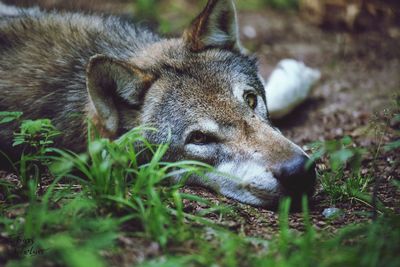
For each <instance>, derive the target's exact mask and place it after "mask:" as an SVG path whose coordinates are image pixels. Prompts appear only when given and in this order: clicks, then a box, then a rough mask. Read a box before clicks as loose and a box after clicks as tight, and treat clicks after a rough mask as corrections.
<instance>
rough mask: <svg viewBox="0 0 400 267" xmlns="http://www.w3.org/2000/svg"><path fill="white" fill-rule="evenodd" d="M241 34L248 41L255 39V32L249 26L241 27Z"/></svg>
mask: <svg viewBox="0 0 400 267" xmlns="http://www.w3.org/2000/svg"><path fill="white" fill-rule="evenodd" d="M243 34H244V35H245V36H246V37H247V38H249V39H253V38H256V37H257V32H256V30H255V29H254V28H253V27H252V26H249V25H246V26H244V27H243Z"/></svg>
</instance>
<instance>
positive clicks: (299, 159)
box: [273, 155, 316, 198]
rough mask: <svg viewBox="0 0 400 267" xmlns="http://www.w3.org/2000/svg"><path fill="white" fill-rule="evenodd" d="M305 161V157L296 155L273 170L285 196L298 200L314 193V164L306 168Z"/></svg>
mask: <svg viewBox="0 0 400 267" xmlns="http://www.w3.org/2000/svg"><path fill="white" fill-rule="evenodd" d="M307 161H308V157H307V156H305V155H297V156H295V157H292V158H291V159H290V160H288V161H286V162H284V163H282V164H280V165H279V166H278V168H276V169H275V170H274V172H273V173H274V176H275V178H276V179H277V180H278V181H279V183H280V184H281V185H282V187H283V190H284V193H285V195H288V196H291V197H294V198H298V197H301V196H302V195H303V194H304V195H307V196H311V195H312V194H313V193H314V188H315V181H316V173H315V164H312V165H311V166H310V167H309V168H306V163H307Z"/></svg>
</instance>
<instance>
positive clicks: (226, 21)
mask: <svg viewBox="0 0 400 267" xmlns="http://www.w3.org/2000/svg"><path fill="white" fill-rule="evenodd" d="M183 39H184V41H185V42H186V44H187V45H188V47H189V48H190V50H192V51H195V52H198V51H202V50H204V49H207V48H212V47H218V48H225V49H230V50H235V51H238V52H242V48H241V45H240V41H239V33H238V25H237V18H236V10H235V4H234V3H233V0H209V1H208V3H207V6H206V7H205V8H204V10H203V11H202V12H201V13H200V15H198V16H197V17H196V18H195V19H194V20H193V22H192V24H191V25H190V26H189V28H187V29H186V30H185V32H184V34H183Z"/></svg>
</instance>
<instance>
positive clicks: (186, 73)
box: [0, 0, 315, 205]
mask: <svg viewBox="0 0 400 267" xmlns="http://www.w3.org/2000/svg"><path fill="white" fill-rule="evenodd" d="M0 16H1V19H0V77H2V78H1V79H0V94H1V95H2V97H1V98H0V110H8V111H22V112H24V116H25V118H44V117H46V118H50V119H52V121H53V123H54V125H55V126H56V127H57V128H58V129H60V130H62V132H63V135H62V137H60V138H59V140H57V144H58V145H59V146H62V147H66V148H69V149H72V150H75V151H83V150H85V146H86V144H85V141H86V120H87V118H89V119H91V120H93V121H94V123H95V125H96V127H97V128H98V130H99V131H100V132H101V133H102V135H103V136H105V137H110V138H116V137H118V136H119V135H121V134H122V133H124V132H127V131H128V130H130V129H132V128H133V127H135V126H138V125H141V124H145V125H148V126H153V127H156V128H157V129H158V132H156V133H146V135H147V136H146V137H147V138H148V139H149V140H150V141H151V142H154V143H163V142H167V141H170V142H171V148H170V150H169V152H168V154H167V159H168V160H171V161H175V160H180V159H195V160H200V161H203V162H207V163H209V164H211V165H213V166H215V167H216V168H217V169H218V170H220V171H222V172H225V173H228V174H229V175H230V177H229V176H227V175H222V174H215V173H213V174H210V175H209V179H202V178H199V177H191V178H190V179H189V183H194V184H200V185H203V186H207V187H210V188H212V189H214V190H216V191H219V192H221V193H223V194H224V195H227V196H229V197H232V198H234V199H237V200H239V201H242V202H245V203H250V204H253V205H270V204H273V203H276V201H277V199H279V197H281V196H282V195H283V194H285V192H286V191H287V190H286V188H285V187H286V185H285V184H284V183H282V182H280V181H279V179H278V178H277V177H276V173H279V169H280V168H281V166H282V164H283V163H284V162H288V161H290V160H291V159H292V158H293V157H299V156H303V155H304V152H303V151H302V150H301V149H300V148H299V147H298V146H296V145H294V144H293V143H292V142H290V141H289V140H287V139H286V138H285V137H283V136H282V135H281V134H280V132H279V131H277V130H276V129H275V128H273V127H272V126H271V125H270V123H269V120H268V114H267V107H266V99H265V90H264V85H263V81H262V79H261V78H260V76H259V75H258V70H257V66H256V60H255V59H254V58H253V57H249V56H247V55H244V54H243V52H242V51H243V49H242V48H241V46H240V42H239V40H238V36H237V22H236V13H235V10H234V5H233V3H232V2H231V1H228V0H210V1H209V3H208V4H207V7H206V8H205V10H203V12H202V13H201V14H200V15H199V16H198V17H197V18H196V19H195V20H194V21H193V23H192V24H191V25H190V26H189V27H188V29H187V30H186V31H185V33H184V35H183V37H182V38H173V39H165V38H161V37H159V36H158V35H156V34H154V33H151V32H149V31H147V30H146V29H143V28H138V27H137V26H135V25H132V24H130V23H127V22H124V21H122V20H120V19H119V18H116V17H100V16H90V15H82V14H70V13H55V12H50V13H47V12H42V11H39V10H38V9H25V10H18V9H14V8H12V7H8V6H1V5H0ZM249 92H250V93H251V94H253V95H255V96H256V98H257V103H258V104H257V106H256V107H255V108H254V109H252V108H250V107H249V106H248V104H247V102H246V99H245V96H246V95H247V94H248V93H249ZM15 130H16V129H15V125H13V124H11V125H9V126H2V128H1V130H0V143H1V144H2V145H3V146H9V144H10V143H11V140H10V139H11V138H12V132H13V131H15ZM194 132H200V133H202V134H204V135H206V136H208V137H210V138H212V141H209V142H206V143H201V144H199V143H193V142H190V136H191V134H193V133H194ZM169 133H171V140H168V138H169V137H168V136H169ZM311 176H312V177H311V178H307V177H306V178H304V181H295V183H296V185H297V184H299V185H300V186H299V188H298V190H299V192H300V193H309V192H311V191H312V187H313V183H314V181H313V179H314V178H315V177H313V175H311ZM177 179H179V177H177Z"/></svg>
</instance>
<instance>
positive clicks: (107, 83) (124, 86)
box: [86, 55, 154, 137]
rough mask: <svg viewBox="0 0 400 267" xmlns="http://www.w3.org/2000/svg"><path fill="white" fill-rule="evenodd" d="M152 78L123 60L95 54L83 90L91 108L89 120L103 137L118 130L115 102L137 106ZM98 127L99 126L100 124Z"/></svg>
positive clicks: (109, 135) (90, 62) (112, 135)
mask: <svg viewBox="0 0 400 267" xmlns="http://www.w3.org/2000/svg"><path fill="white" fill-rule="evenodd" d="M153 81H154V76H153V75H151V74H148V73H146V72H145V71H143V70H141V69H139V68H137V67H135V66H133V65H132V64H129V63H127V62H124V61H120V60H116V59H113V58H109V57H107V56H104V55H95V56H93V57H92V58H90V60H89V64H88V66H87V68H86V88H87V91H88V94H89V100H90V102H91V105H92V106H93V107H94V114H91V115H92V118H91V119H93V121H94V123H95V124H96V127H100V129H99V130H100V131H101V133H102V134H103V135H105V136H108V137H114V136H115V135H116V133H117V131H118V128H119V113H118V107H117V105H118V102H120V101H121V100H122V101H123V102H125V103H127V104H129V105H131V106H139V105H140V104H141V103H142V101H143V99H144V95H145V93H146V91H147V89H148V88H149V87H150V86H151V84H152V83H153ZM99 124H100V125H99Z"/></svg>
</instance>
